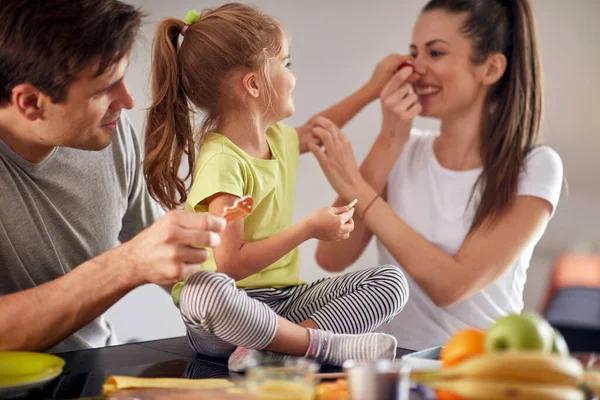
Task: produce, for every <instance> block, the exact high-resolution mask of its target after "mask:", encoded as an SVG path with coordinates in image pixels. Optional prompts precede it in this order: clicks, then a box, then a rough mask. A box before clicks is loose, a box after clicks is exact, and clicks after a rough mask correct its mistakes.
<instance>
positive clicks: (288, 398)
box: [246, 355, 318, 400]
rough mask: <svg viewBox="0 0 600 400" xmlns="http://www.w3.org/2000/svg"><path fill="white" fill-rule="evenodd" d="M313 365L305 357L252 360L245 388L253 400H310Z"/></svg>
mask: <svg viewBox="0 0 600 400" xmlns="http://www.w3.org/2000/svg"><path fill="white" fill-rule="evenodd" d="M317 370H318V366H317V364H315V363H314V362H312V361H310V360H308V359H305V358H292V357H290V358H285V359H282V358H270V357H269V356H268V355H267V356H263V357H262V358H261V359H258V360H253V361H252V362H251V363H250V365H249V367H248V368H247V370H246V387H247V389H248V391H249V392H250V393H251V394H252V395H253V396H255V397H256V399H257V400H312V399H313V398H314V395H315V373H316V372H317Z"/></svg>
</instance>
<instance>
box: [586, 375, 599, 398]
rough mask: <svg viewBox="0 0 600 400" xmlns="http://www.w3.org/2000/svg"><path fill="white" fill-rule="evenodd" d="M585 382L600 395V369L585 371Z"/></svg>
mask: <svg viewBox="0 0 600 400" xmlns="http://www.w3.org/2000/svg"><path fill="white" fill-rule="evenodd" d="M584 381H585V384H586V385H587V386H588V387H589V388H590V389H592V390H593V391H594V392H595V393H596V395H598V396H600V370H588V371H585V377H584Z"/></svg>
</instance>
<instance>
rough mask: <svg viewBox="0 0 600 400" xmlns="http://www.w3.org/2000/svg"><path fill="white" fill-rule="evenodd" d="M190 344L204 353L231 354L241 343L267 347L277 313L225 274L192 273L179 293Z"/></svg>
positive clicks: (275, 324) (271, 338)
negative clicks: (249, 294)
mask: <svg viewBox="0 0 600 400" xmlns="http://www.w3.org/2000/svg"><path fill="white" fill-rule="evenodd" d="M179 306H180V310H181V315H182V317H183V321H184V322H185V324H186V326H187V336H188V339H189V341H190V344H191V345H192V347H193V348H194V350H196V352H198V353H200V354H204V355H207V356H211V357H228V356H229V355H230V354H231V353H232V352H233V350H235V348H236V347H237V346H242V347H245V348H248V349H258V350H261V349H264V348H265V347H267V346H268V345H269V343H271V341H272V340H273V337H275V331H276V330H277V315H276V314H275V313H274V312H273V310H271V309H270V308H269V307H268V306H267V305H266V304H264V303H261V302H260V301H257V300H254V299H252V298H250V297H248V295H247V294H246V293H245V292H244V291H243V290H239V289H238V288H237V287H236V286H235V281H234V280H233V279H231V278H230V277H228V276H227V275H225V274H218V273H214V272H208V271H200V272H197V273H195V274H194V275H192V276H190V278H189V279H188V280H187V281H186V283H185V285H184V286H183V289H182V290H181V294H180V297H179Z"/></svg>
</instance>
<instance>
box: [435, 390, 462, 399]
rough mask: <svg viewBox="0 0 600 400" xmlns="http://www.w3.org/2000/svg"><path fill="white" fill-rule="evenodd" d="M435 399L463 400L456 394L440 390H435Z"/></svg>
mask: <svg viewBox="0 0 600 400" xmlns="http://www.w3.org/2000/svg"><path fill="white" fill-rule="evenodd" d="M435 398H436V400H463V398H462V397H460V396H459V395H457V394H454V393H452V392H448V391H446V390H440V389H436V390H435Z"/></svg>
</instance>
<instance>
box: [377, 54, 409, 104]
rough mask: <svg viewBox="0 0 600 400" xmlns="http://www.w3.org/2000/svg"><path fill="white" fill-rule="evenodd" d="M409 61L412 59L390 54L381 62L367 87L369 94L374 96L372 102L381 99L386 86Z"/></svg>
mask: <svg viewBox="0 0 600 400" xmlns="http://www.w3.org/2000/svg"><path fill="white" fill-rule="evenodd" d="M407 60H412V57H410V56H405V55H401V54H390V55H388V56H386V57H385V58H384V59H383V60H381V61H379V63H378V64H377V66H376V67H375V71H373V75H372V76H371V79H370V80H369V82H368V83H367V85H366V86H367V88H368V89H369V93H371V94H372V100H375V99H376V98H377V97H379V95H380V94H381V91H382V90H383V88H384V87H385V85H386V84H387V83H388V82H389V81H390V79H392V77H393V76H394V74H395V73H396V71H398V67H400V65H401V64H402V63H403V62H404V61H407Z"/></svg>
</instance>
